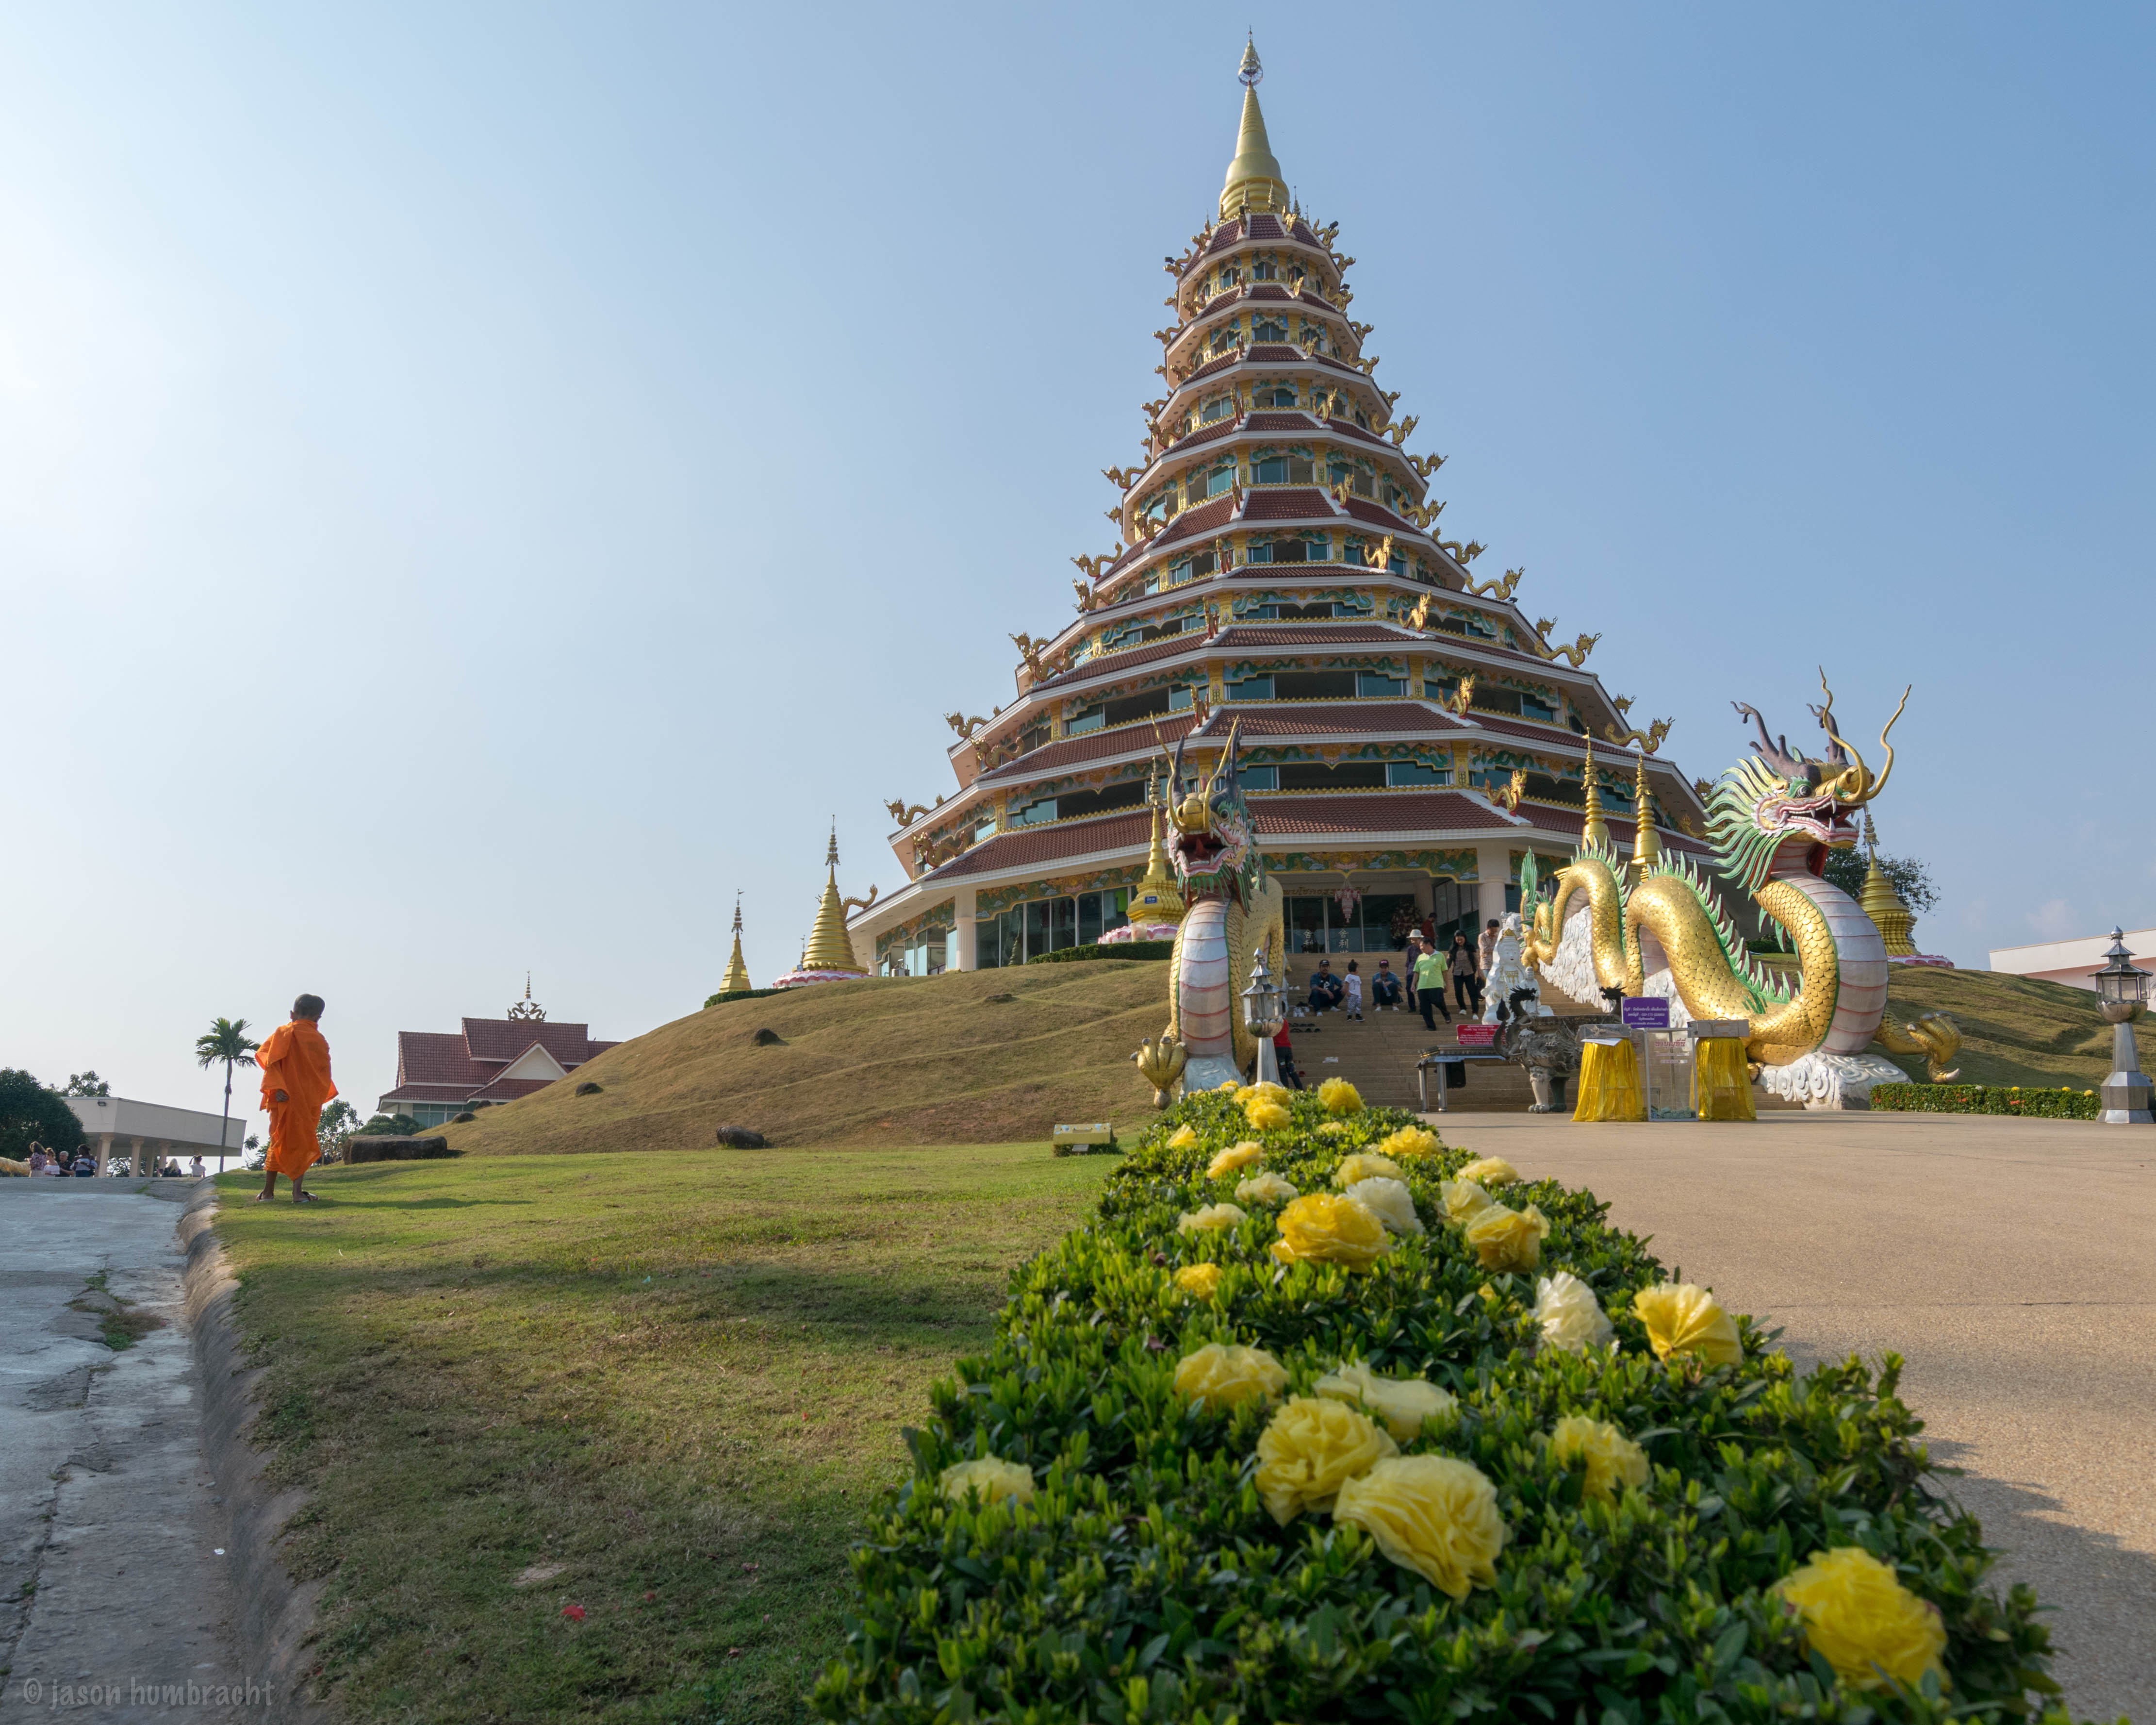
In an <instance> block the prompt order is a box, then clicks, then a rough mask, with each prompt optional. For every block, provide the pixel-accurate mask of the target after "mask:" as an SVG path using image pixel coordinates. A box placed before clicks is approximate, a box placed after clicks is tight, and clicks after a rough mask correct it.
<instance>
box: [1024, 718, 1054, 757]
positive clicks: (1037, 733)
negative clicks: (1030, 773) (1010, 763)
mask: <svg viewBox="0 0 2156 1725" xmlns="http://www.w3.org/2000/svg"><path fill="white" fill-rule="evenodd" d="M1047 743H1048V726H1046V725H1045V723H1044V724H1039V725H1035V726H1033V727H1032V729H1030V730H1029V731H1023V732H1019V739H1018V752H1019V753H1020V754H1021V755H1029V754H1031V753H1032V752H1034V750H1035V749H1037V748H1044V747H1046V746H1047Z"/></svg>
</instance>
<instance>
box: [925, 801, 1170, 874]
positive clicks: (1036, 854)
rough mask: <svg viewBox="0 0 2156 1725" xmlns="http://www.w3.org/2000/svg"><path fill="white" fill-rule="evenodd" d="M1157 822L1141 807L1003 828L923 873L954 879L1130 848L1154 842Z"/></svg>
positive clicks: (1149, 812)
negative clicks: (1054, 822) (1094, 816)
mask: <svg viewBox="0 0 2156 1725" xmlns="http://www.w3.org/2000/svg"><path fill="white" fill-rule="evenodd" d="M1151 839H1152V813H1151V811H1149V810H1147V809H1137V810H1134V811H1131V812H1127V813H1122V814H1107V815H1102V816H1101V817H1099V818H1098V819H1093V820H1074V821H1071V822H1070V823H1069V824H1067V825H1060V826H1045V827H1036V828H1033V829H1020V830H1019V831H1018V832H1014V833H998V834H996V835H995V836H994V837H993V838H992V839H983V840H982V841H981V842H980V843H979V844H978V845H975V846H974V847H973V849H972V850H969V851H968V852H967V853H966V854H965V855H963V856H961V857H957V858H955V859H953V860H952V861H950V862H947V863H946V864H944V865H943V866H942V868H940V869H937V870H932V871H931V873H929V874H928V875H924V876H923V877H922V878H923V879H925V880H939V881H940V880H957V879H959V878H961V877H962V876H964V875H986V874H992V873H993V872H994V871H995V870H998V869H1017V868H1035V867H1039V865H1043V864H1045V863H1052V862H1060V861H1062V860H1064V859H1065V858H1066V857H1073V856H1090V855H1093V854H1094V853H1095V852H1096V851H1105V850H1127V849H1129V848H1131V847H1132V846H1134V845H1145V844H1147V843H1150V842H1151Z"/></svg>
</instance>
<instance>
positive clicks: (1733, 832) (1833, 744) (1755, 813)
mask: <svg viewBox="0 0 2156 1725" xmlns="http://www.w3.org/2000/svg"><path fill="white" fill-rule="evenodd" d="M1820 690H1821V691H1823V692H1824V693H1825V696H1826V702H1825V705H1824V706H1814V707H1813V708H1812V709H1811V712H1812V716H1813V717H1814V718H1815V719H1817V720H1818V721H1819V726H1820V730H1821V731H1823V732H1825V733H1826V740H1827V748H1826V753H1825V756H1824V757H1815V756H1812V755H1808V754H1806V753H1804V751H1803V750H1801V749H1792V748H1790V747H1789V739H1788V738H1787V737H1779V736H1778V737H1769V736H1768V734H1767V721H1766V720H1765V719H1764V718H1763V717H1762V716H1760V713H1759V710H1758V708H1757V707H1753V706H1748V705H1746V704H1745V703H1744V702H1743V701H1736V702H1733V703H1732V705H1733V706H1735V707H1736V709H1737V711H1738V716H1739V717H1742V718H1748V719H1749V720H1751V721H1752V722H1753V724H1754V725H1755V726H1758V732H1759V735H1758V737H1757V738H1756V739H1755V740H1754V741H1753V744H1752V747H1753V755H1752V756H1751V757H1750V758H1749V759H1747V760H1744V761H1741V762H1738V764H1737V765H1736V766H1734V767H1732V768H1730V769H1729V771H1728V772H1727V773H1723V774H1722V779H1721V782H1720V783H1718V784H1717V785H1716V786H1715V788H1714V791H1713V793H1712V796H1711V797H1709V798H1708V799H1707V832H1708V835H1709V837H1710V839H1712V843H1713V845H1714V848H1715V852H1716V855H1717V860H1718V861H1719V863H1720V865H1721V870H1722V873H1723V874H1724V875H1727V877H1728V878H1729V879H1731V880H1734V881H1736V882H1737V883H1738V885H1739V886H1743V888H1744V889H1745V890H1746V891H1757V890H1758V886H1759V884H1760V882H1761V881H1763V880H1765V879H1766V878H1767V876H1768V874H1769V873H1772V872H1775V871H1776V870H1775V860H1776V858H1777V857H1778V856H1785V860H1786V861H1794V862H1796V863H1798V864H1799V865H1800V866H1801V867H1803V868H1804V870H1806V871H1807V872H1809V873H1811V874H1814V875H1816V874H1819V873H1820V871H1821V870H1824V869H1825V866H1826V856H1827V853H1828V852H1829V851H1830V850H1846V849H1848V847H1850V846H1851V845H1854V844H1856V839H1857V830H1856V824H1855V823H1854V822H1853V821H1852V820H1851V816H1852V815H1854V814H1856V811H1857V810H1858V809H1861V808H1862V807H1863V806H1864V805H1865V804H1866V803H1869V802H1870V801H1871V799H1872V798H1874V797H1876V796H1877V795H1878V794H1879V793H1880V792H1881V791H1882V790H1884V789H1886V779H1887V776H1888V775H1889V774H1890V773H1892V772H1893V770H1894V746H1893V744H1892V743H1891V742H1887V741H1886V736H1887V732H1891V731H1892V730H1893V728H1894V726H1895V722H1896V721H1897V720H1899V719H1900V718H1901V716H1902V711H1903V710H1904V709H1905V708H1907V706H1908V705H1909V691H1908V690H1907V689H1904V690H1903V691H1902V704H1901V706H1897V707H1896V708H1895V709H1894V716H1893V718H1892V719H1889V720H1888V721H1886V728H1885V730H1882V731H1881V732H1880V733H1879V746H1880V747H1881V748H1882V749H1884V750H1885V751H1886V758H1885V760H1884V762H1882V763H1881V766H1880V768H1879V771H1878V773H1877V774H1876V776H1875V775H1874V774H1873V773H1872V771H1871V768H1869V767H1867V766H1866V765H1865V763H1864V757H1862V756H1861V755H1860V754H1858V753H1857V752H1856V750H1855V749H1854V748H1852V747H1851V746H1850V745H1849V744H1848V743H1847V742H1845V741H1844V740H1843V738H1842V737H1841V734H1840V732H1839V731H1838V730H1836V728H1835V717H1834V691H1833V690H1832V689H1830V688H1829V687H1828V686H1827V680H1826V672H1825V670H1821V671H1820ZM1785 847H1786V850H1785Z"/></svg>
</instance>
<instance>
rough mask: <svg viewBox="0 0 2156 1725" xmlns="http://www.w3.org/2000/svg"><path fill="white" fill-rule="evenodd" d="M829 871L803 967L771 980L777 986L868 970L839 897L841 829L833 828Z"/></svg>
mask: <svg viewBox="0 0 2156 1725" xmlns="http://www.w3.org/2000/svg"><path fill="white" fill-rule="evenodd" d="M824 869H825V870H826V871H827V872H826V874H825V875H824V897H823V901H822V902H821V903H819V905H818V906H816V926H815V927H814V928H812V929H810V930H809V931H808V945H807V946H806V947H803V948H802V951H801V968H799V969H798V970H793V971H789V972H788V973H787V974H786V975H784V976H783V977H780V978H778V979H777V980H776V981H775V982H773V983H772V987H773V988H800V987H802V986H803V984H805V983H850V982H855V981H857V980H858V979H860V978H862V977H865V976H866V975H867V974H868V972H867V971H865V970H864V969H863V968H861V965H860V961H859V960H858V959H856V958H855V956H854V942H853V937H851V936H850V935H849V934H848V933H847V932H846V909H845V906H844V905H843V904H841V903H840V902H839V829H838V828H837V827H836V826H834V827H833V828H832V829H831V843H830V847H829V850H826V851H825V852H824Z"/></svg>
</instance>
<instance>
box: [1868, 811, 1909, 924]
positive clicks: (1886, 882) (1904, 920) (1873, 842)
mask: <svg viewBox="0 0 2156 1725" xmlns="http://www.w3.org/2000/svg"><path fill="white" fill-rule="evenodd" d="M1864 843H1865V847H1866V849H1867V850H1870V852H1871V870H1870V871H1869V872H1868V873H1867V874H1866V875H1865V877H1864V896H1863V897H1861V899H1859V900H1858V901H1857V902H1858V903H1859V904H1860V905H1861V906H1863V907H1864V914H1865V915H1866V916H1869V917H1870V918H1871V921H1872V922H1873V923H1874V924H1875V925H1876V927H1877V928H1878V930H1879V937H1880V939H1881V940H1882V941H1884V942H1886V956H1887V957H1889V958H1913V957H1916V956H1917V943H1916V942H1915V941H1914V940H1912V938H1910V937H1911V936H1912V934H1913V933H1914V932H1916V927H1917V916H1916V912H1914V911H1912V910H1911V909H1910V908H1909V906H1908V905H1907V902H1906V901H1904V900H1903V898H1902V895H1901V894H1900V893H1898V892H1897V891H1895V890H1894V883H1893V881H1892V880H1890V879H1888V878H1887V875H1886V870H1884V869H1882V868H1881V867H1880V866H1879V829H1878V828H1876V827H1875V826H1873V825H1872V824H1871V810H1870V809H1866V810H1865V811H1864Z"/></svg>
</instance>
